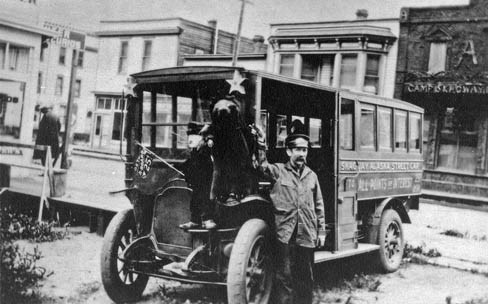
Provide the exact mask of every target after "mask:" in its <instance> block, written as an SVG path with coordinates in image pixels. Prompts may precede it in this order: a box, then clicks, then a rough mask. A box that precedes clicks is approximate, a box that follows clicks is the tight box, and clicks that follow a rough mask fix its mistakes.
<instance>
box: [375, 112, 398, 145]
mask: <svg viewBox="0 0 488 304" xmlns="http://www.w3.org/2000/svg"><path fill="white" fill-rule="evenodd" d="M387 112H388V113H389V114H390V119H389V122H390V126H389V128H390V130H389V132H388V133H389V134H390V146H389V147H386V146H382V145H381V130H382V126H381V121H382V120H381V113H387ZM376 113H377V115H376V116H377V138H378V151H380V152H393V146H394V144H393V137H394V136H393V132H394V125H393V108H390V107H385V106H377V110H376Z"/></svg>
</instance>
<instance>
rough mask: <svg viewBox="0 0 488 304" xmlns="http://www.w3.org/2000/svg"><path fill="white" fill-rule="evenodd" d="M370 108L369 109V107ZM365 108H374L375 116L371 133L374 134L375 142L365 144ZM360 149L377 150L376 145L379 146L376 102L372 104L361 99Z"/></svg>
mask: <svg viewBox="0 0 488 304" xmlns="http://www.w3.org/2000/svg"><path fill="white" fill-rule="evenodd" d="M368 108H369V109H368ZM363 109H368V110H372V113H373V118H372V120H371V122H372V123H373V129H372V130H371V132H370V133H371V134H372V136H373V144H372V145H367V146H365V145H363V144H362V135H363V134H364V133H363V132H364V131H365V129H364V128H363V125H362V118H363ZM358 119H359V132H358V133H359V134H358V136H359V149H360V150H363V151H376V147H377V146H378V138H377V137H378V136H377V129H378V128H377V124H378V123H377V113H376V105H375V104H370V103H367V102H363V101H359V118H358Z"/></svg>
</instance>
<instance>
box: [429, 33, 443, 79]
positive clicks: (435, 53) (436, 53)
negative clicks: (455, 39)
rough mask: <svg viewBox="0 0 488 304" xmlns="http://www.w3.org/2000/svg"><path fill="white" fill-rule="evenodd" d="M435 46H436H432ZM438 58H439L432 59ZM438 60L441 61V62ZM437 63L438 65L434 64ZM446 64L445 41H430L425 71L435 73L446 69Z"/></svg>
mask: <svg viewBox="0 0 488 304" xmlns="http://www.w3.org/2000/svg"><path fill="white" fill-rule="evenodd" d="M433 46H437V47H435V48H434V47H433ZM434 58H440V59H441V60H434ZM440 61H443V62H442V63H441V62H440ZM434 63H437V64H438V65H439V66H437V65H435V64H434ZM446 65H447V42H445V41H432V42H431V43H430V44H429V61H428V65H427V72H429V73H431V74H437V73H439V72H443V71H445V70H446Z"/></svg>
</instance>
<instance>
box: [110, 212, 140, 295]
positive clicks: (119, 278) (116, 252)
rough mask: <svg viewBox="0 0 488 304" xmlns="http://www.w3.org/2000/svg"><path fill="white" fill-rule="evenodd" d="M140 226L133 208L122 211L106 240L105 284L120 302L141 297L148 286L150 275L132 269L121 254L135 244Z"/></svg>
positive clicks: (113, 220)
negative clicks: (131, 244) (135, 235)
mask: <svg viewBox="0 0 488 304" xmlns="http://www.w3.org/2000/svg"><path fill="white" fill-rule="evenodd" d="M135 233H136V225H135V219H134V212H133V211H132V209H127V210H124V211H121V212H119V213H117V214H116V215H115V217H114V218H113V219H112V221H110V224H109V225H108V227H107V231H106V232H105V237H104V239H103V247H102V255H101V271H102V283H103V286H104V288H105V291H106V292H107V294H108V296H109V297H110V298H111V299H112V300H113V301H114V302H116V303H124V302H133V301H136V300H138V299H139V298H140V297H141V295H142V292H143V291H144V289H145V288H146V285H147V281H148V276H146V275H142V274H137V273H134V272H132V271H130V268H129V265H127V263H126V262H125V261H123V260H121V259H119V256H120V255H121V254H122V252H123V251H124V250H125V248H127V246H129V244H130V243H132V241H133V239H134V234H135Z"/></svg>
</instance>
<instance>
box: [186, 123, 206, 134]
mask: <svg viewBox="0 0 488 304" xmlns="http://www.w3.org/2000/svg"><path fill="white" fill-rule="evenodd" d="M202 128H203V124H199V123H196V122H193V121H191V122H189V123H188V129H187V130H186V134H187V135H193V134H198V133H200V131H201V130H202Z"/></svg>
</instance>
